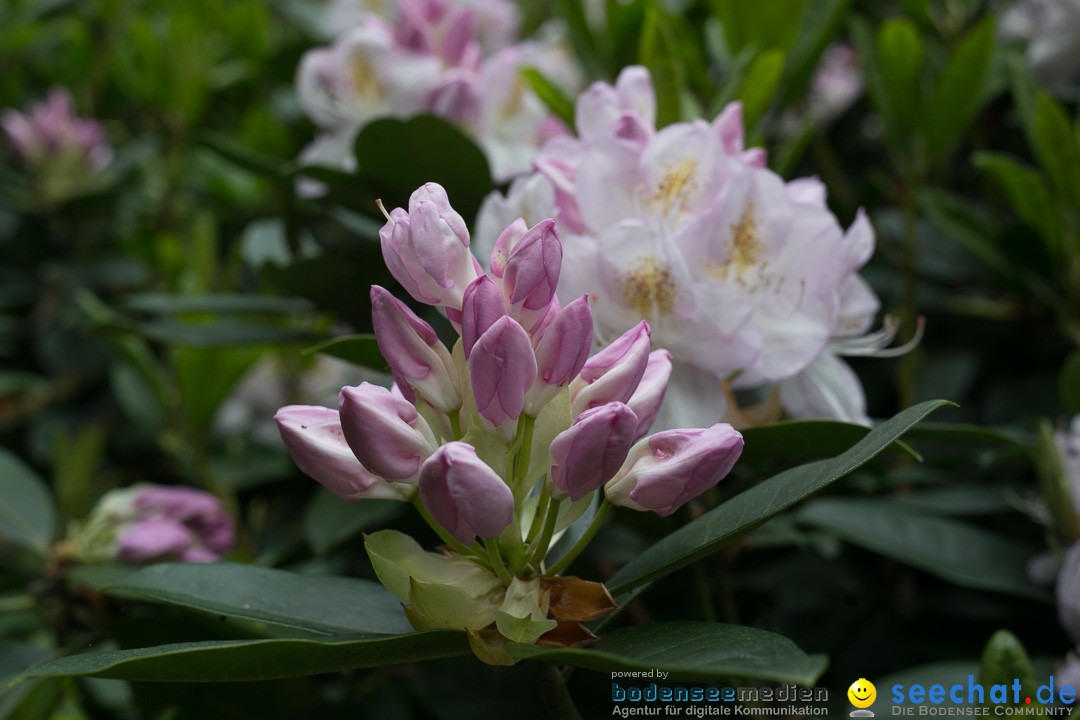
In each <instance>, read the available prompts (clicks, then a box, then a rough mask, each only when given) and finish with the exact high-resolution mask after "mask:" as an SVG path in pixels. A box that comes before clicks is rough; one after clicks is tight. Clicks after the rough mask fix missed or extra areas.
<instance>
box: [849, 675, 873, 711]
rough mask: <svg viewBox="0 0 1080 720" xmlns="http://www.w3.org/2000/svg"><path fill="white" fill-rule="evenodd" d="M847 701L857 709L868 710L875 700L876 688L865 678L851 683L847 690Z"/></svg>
mask: <svg viewBox="0 0 1080 720" xmlns="http://www.w3.org/2000/svg"><path fill="white" fill-rule="evenodd" d="M847 696H848V700H850V701H851V704H852V705H854V706H855V707H857V708H868V707H870V706H871V705H873V704H874V701H875V700H877V688H875V687H874V683H872V682H870V681H869V680H867V679H866V678H859V679H858V680H856V681H855V682H853V683H851V687H849V688H848V690H847Z"/></svg>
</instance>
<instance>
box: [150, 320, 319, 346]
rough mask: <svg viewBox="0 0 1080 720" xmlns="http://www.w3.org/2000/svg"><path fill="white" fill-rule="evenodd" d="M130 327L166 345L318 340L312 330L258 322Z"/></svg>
mask: <svg viewBox="0 0 1080 720" xmlns="http://www.w3.org/2000/svg"><path fill="white" fill-rule="evenodd" d="M131 330H132V331H133V332H135V333H138V334H139V335H141V336H143V337H145V338H148V339H150V340H155V341H157V342H160V343H165V344H166V345H184V346H190V347H198V348H229V347H237V346H240V345H291V344H298V343H309V342H312V341H313V340H314V339H315V337H316V336H315V334H314V333H313V332H312V331H310V330H303V329H300V328H291V327H283V326H281V325H257V324H254V323H241V322H231V321H221V322H212V323H183V322H172V321H160V322H145V323H142V322H140V323H132V324H131Z"/></svg>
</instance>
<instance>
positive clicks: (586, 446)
mask: <svg viewBox="0 0 1080 720" xmlns="http://www.w3.org/2000/svg"><path fill="white" fill-rule="evenodd" d="M637 426H638V418H637V415H635V414H634V411H633V410H631V409H630V408H629V406H627V405H624V404H623V403H619V402H613V403H608V404H607V405H601V406H600V407H596V408H593V409H591V410H586V411H585V412H583V413H581V414H580V415H578V416H577V419H575V420H574V424H573V425H571V426H570V427H569V428H567V429H566V430H563V431H562V432H561V433H559V434H558V435H556V436H555V439H554V440H553V441H552V443H551V448H550V450H549V453H550V465H549V468H550V472H549V473H548V480H550V482H551V485H552V489H551V495H552V497H554V498H562V497H565V496H566V495H567V494H569V495H570V499H571V500H574V501H577V500H580V499H581V498H583V497H585V496H586V495H588V494H589V493H591V492H592V491H593V490H596V489H598V488H600V487H602V486H603V484H604V483H606V482H607V481H608V480H610V479H611V478H612V477H614V476H615V473H616V472H617V471H618V470H619V468H620V467H621V466H622V464H623V462H624V461H625V460H626V454H627V453H628V452H630V446H631V445H633V443H634V432H635V430H636V429H637Z"/></svg>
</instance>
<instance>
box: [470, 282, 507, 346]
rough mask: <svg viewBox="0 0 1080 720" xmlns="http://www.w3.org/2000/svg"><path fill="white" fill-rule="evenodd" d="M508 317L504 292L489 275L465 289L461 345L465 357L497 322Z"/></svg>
mask: <svg viewBox="0 0 1080 720" xmlns="http://www.w3.org/2000/svg"><path fill="white" fill-rule="evenodd" d="M504 315H506V300H505V299H503V294H502V290H500V289H499V286H498V285H496V284H495V281H494V280H492V279H491V277H490V276H488V275H481V276H480V277H478V278H477V279H476V280H474V281H473V282H472V284H471V285H469V287H468V288H466V289H465V296H464V298H463V299H462V304H461V343H462V347H463V349H464V350H465V357H466V358H467V357H469V355H470V354H471V353H472V349H473V345H475V344H476V341H477V340H479V339H480V336H481V335H483V334H484V333H485V332H486V331H487V329H488V328H489V327H491V326H492V325H494V324H495V321H496V320H498V319H499V318H501V317H503V316H504Z"/></svg>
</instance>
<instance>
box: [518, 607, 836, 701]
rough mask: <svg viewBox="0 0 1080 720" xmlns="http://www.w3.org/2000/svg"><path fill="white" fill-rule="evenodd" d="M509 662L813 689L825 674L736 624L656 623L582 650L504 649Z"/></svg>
mask: <svg viewBox="0 0 1080 720" xmlns="http://www.w3.org/2000/svg"><path fill="white" fill-rule="evenodd" d="M506 652H507V653H508V654H509V655H510V657H513V658H517V659H519V660H524V659H527V658H531V659H537V660H547V661H549V662H558V663H568V664H570V665H576V666H578V667H584V668H589V669H590V670H600V671H602V672H611V671H617V670H618V671H639V670H663V671H664V672H668V673H671V675H670V678H669V679H672V680H683V681H686V680H702V681H710V680H724V679H726V678H730V677H738V678H755V679H761V680H771V681H775V682H781V683H789V682H790V683H798V684H800V685H813V684H814V683H815V682H817V679H818V678H819V677H820V676H821V674H822V673H823V672H824V671H825V666H826V664H827V661H826V659H825V657H824V656H822V655H807V654H806V653H804V652H803V651H802V650H800V649H799V648H798V647H797V646H796V645H795V643H793V642H791V641H790V640H788V639H787V638H785V637H783V636H781V635H775V634H773V633H770V632H766V631H764V630H758V629H756V628H750V627H743V626H741V625H726V624H723V623H707V622H658V623H650V624H648V625H635V626H632V627H626V628H620V629H618V630H613V631H611V632H609V633H605V634H604V636H603V637H601V638H600V639H599V640H598V641H597V642H596V643H595V644H594V645H591V646H589V647H587V648H580V649H579V648H560V649H554V648H546V647H542V646H539V645H520V644H517V643H511V644H509V645H507V646H506Z"/></svg>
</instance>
